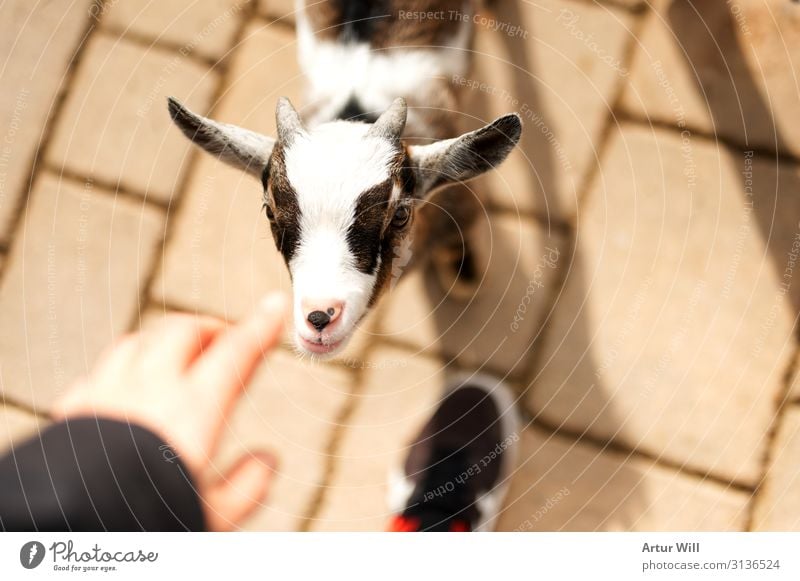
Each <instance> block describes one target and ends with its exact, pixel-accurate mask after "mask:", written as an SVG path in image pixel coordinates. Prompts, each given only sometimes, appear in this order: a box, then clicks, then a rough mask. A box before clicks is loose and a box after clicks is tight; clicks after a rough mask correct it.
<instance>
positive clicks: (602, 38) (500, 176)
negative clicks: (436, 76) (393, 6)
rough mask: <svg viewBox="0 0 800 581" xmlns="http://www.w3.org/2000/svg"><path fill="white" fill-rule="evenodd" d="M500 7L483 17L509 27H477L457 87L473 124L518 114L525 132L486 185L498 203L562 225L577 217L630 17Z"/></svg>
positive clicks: (576, 7) (590, 9) (620, 76)
mask: <svg viewBox="0 0 800 581" xmlns="http://www.w3.org/2000/svg"><path fill="white" fill-rule="evenodd" d="M494 10H495V12H492V13H487V14H486V17H487V18H490V19H493V20H494V21H496V22H497V23H499V24H497V25H496V26H501V25H502V26H503V28H500V29H499V30H492V29H491V26H486V25H480V24H479V25H478V26H477V33H476V42H475V53H474V58H475V63H474V67H473V71H472V72H471V73H469V76H468V78H467V79H464V80H457V81H456V82H457V84H463V85H465V87H464V89H463V91H464V96H465V101H464V107H465V109H466V111H467V112H468V113H469V114H470V115H474V116H475V119H473V120H472V121H471V122H470V124H471V125H475V124H478V123H484V122H486V121H488V120H491V119H493V118H494V117H497V116H499V115H502V114H505V113H508V112H511V111H518V112H519V113H520V115H521V117H522V120H523V123H524V128H523V137H522V142H521V148H520V149H519V151H516V152H514V153H513V154H512V155H511V157H510V158H509V159H508V160H507V161H506V162H505V163H504V164H503V165H502V166H501V167H500V169H499V170H498V172H494V173H493V174H492V175H491V176H490V178H489V179H488V180H484V182H488V183H486V184H485V186H484V187H486V188H487V189H490V191H491V195H492V199H493V201H494V203H496V204H497V205H499V206H501V207H504V208H510V209H514V210H517V209H518V210H521V211H532V210H536V211H537V212H538V213H540V214H542V215H547V216H550V217H551V218H556V219H564V218H565V217H569V216H572V215H573V214H574V213H575V209H576V199H577V193H578V188H579V187H580V184H581V178H582V177H583V175H584V174H585V173H586V171H587V170H588V169H589V168H590V167H592V166H594V165H595V164H596V163H597V160H596V155H597V152H596V151H595V145H596V142H597V140H598V138H599V135H600V131H601V129H602V127H603V124H604V121H605V119H606V118H607V117H608V115H609V109H610V100H611V99H612V97H613V95H614V94H615V91H616V90H617V88H618V87H619V86H620V84H621V83H623V82H625V80H626V75H627V71H626V70H625V69H624V67H623V66H622V56H623V48H624V46H625V42H626V40H627V39H628V36H629V30H628V27H629V26H630V24H631V22H632V20H631V16H630V14H628V13H627V12H625V11H621V10H617V9H605V8H602V7H599V6H596V5H593V4H589V3H579V2H566V1H553V0H545V1H544V2H530V3H528V2H496V3H494ZM506 24H507V25H508V27H505V25H506ZM514 27H517V28H514Z"/></svg>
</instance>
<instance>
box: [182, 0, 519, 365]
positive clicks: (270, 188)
mask: <svg viewBox="0 0 800 581" xmlns="http://www.w3.org/2000/svg"><path fill="white" fill-rule="evenodd" d="M476 1H477V0H467V1H465V0H381V1H376V2H368V1H357V0H329V1H327V2H314V3H313V5H310V6H305V5H304V2H303V0H298V2H297V5H298V14H297V32H298V43H299V58H300V63H301V66H302V68H303V71H304V73H305V76H306V77H307V79H308V84H309V101H310V104H309V111H310V114H309V115H308V116H307V120H308V123H307V124H304V123H303V121H301V119H300V116H299V115H298V113H297V111H296V110H295V109H294V107H292V104H291V103H290V102H289V101H288V100H287V99H286V98H280V99H279V100H278V104H277V111H276V117H277V135H276V136H275V137H271V136H266V135H261V134H258V133H255V132H252V131H248V130H247V129H243V128H240V127H237V126H234V125H229V124H225V123H219V122H216V121H212V120H210V119H206V118H204V117H201V116H199V115H195V114H194V113H192V112H191V111H189V110H187V109H186V108H185V107H183V106H182V105H181V104H180V103H178V101H176V100H174V99H170V100H169V111H170V114H171V116H172V119H173V120H174V121H175V123H176V124H177V125H178V127H179V128H180V129H181V131H183V133H184V134H185V135H186V136H187V137H188V138H189V139H191V140H192V141H193V142H194V143H195V144H196V145H198V146H199V147H201V148H203V149H205V150H206V151H208V152H209V153H211V154H213V155H216V156H218V157H219V158H220V159H221V160H223V161H225V162H227V163H229V164H231V165H233V166H235V167H238V168H241V169H242V170H244V171H246V172H249V173H251V174H253V175H254V176H255V177H257V178H260V179H261V183H262V186H263V192H264V193H263V198H264V209H265V211H266V215H267V218H268V220H269V223H270V227H271V229H272V234H273V237H274V238H275V244H276V245H277V247H278V250H279V251H280V252H281V254H282V255H283V258H284V260H285V261H286V265H287V267H288V269H289V273H290V276H291V278H292V284H293V288H294V305H293V311H294V320H295V342H296V344H297V347H298V349H299V350H300V351H301V352H303V353H310V354H312V355H316V356H328V355H332V354H334V353H336V352H337V351H339V350H340V349H341V348H342V347H343V346H344V345H345V343H346V342H347V340H348V339H349V338H350V336H351V335H352V333H353V331H354V330H355V328H356V325H357V324H358V322H359V321H360V320H361V319H362V318H363V317H364V316H365V315H366V313H367V312H368V310H369V308H370V307H371V306H372V305H373V304H374V303H375V302H376V300H377V299H378V297H379V296H380V295H381V293H382V292H383V291H384V290H385V289H386V288H387V287H388V286H389V282H390V279H391V278H392V274H393V273H392V262H393V259H394V258H395V257H396V254H397V249H398V248H405V247H407V246H408V245H409V244H410V243H411V241H413V245H414V251H413V252H414V254H415V255H418V254H419V253H421V252H423V251H424V252H425V253H426V254H428V256H430V257H432V258H433V259H434V261H436V263H437V268H438V267H439V266H441V268H446V267H449V266H452V265H453V264H455V265H456V266H458V267H462V268H465V262H466V261H467V260H468V259H469V257H470V253H469V247H468V241H466V240H464V239H463V238H464V236H463V233H464V231H466V230H467V229H468V227H469V225H470V223H471V222H472V221H473V219H474V216H475V213H476V212H475V209H476V204H475V200H474V194H473V192H471V191H470V190H468V189H467V188H466V187H465V186H464V185H463V182H464V181H466V180H469V179H471V178H474V177H475V176H477V175H479V174H481V173H483V172H485V171H487V170H489V169H491V168H493V167H495V166H496V165H498V164H499V163H500V162H502V161H503V160H504V159H505V158H506V156H507V155H508V154H509V152H510V151H511V150H512V149H513V148H514V146H515V145H516V144H517V142H518V140H519V137H520V132H521V123H520V119H519V117H518V116H517V115H514V114H512V115H506V116H504V117H500V118H499V119H497V120H495V121H494V122H492V123H491V124H489V125H486V126H485V127H483V128H481V129H478V130H476V131H472V132H470V133H465V134H463V135H461V136H459V137H453V136H454V135H458V131H457V128H456V116H455V114H454V113H453V112H452V111H453V110H454V109H455V106H456V103H457V100H456V96H457V95H456V88H455V87H454V85H453V84H452V83H450V82H449V79H451V78H453V76H454V75H458V76H463V75H465V74H466V73H467V71H468V66H469V58H468V55H469V54H470V53H469V50H470V47H471V44H472V35H473V29H472V22H473V19H472V17H471V15H472V14H473V13H474V10H475V9H476V6H475V2H476ZM421 13H423V14H421ZM434 13H436V14H439V15H441V16H442V17H441V18H439V17H437V18H433V17H430V18H427V17H425V16H426V14H427V15H431V14H434ZM448 14H450V15H451V17H449V18H448V17H447V15H448ZM452 14H456V15H457V17H452ZM407 103H408V104H409V105H410V107H407ZM375 111H383V113H382V114H380V115H379V116H378V115H375V114H374V113H373V112H375ZM445 187H447V189H446V190H445V191H443V192H442V193H441V195H437V197H436V200H435V202H434V203H432V204H430V205H429V207H422V206H423V202H424V201H427V200H429V199H430V198H431V196H432V195H433V194H434V193H436V192H438V191H440V190H441V189H442V188H445ZM429 208H433V209H438V211H431V210H429Z"/></svg>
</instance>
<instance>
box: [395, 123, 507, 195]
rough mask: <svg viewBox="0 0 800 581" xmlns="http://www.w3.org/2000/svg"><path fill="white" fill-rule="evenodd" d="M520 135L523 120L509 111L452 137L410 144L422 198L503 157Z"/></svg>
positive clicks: (413, 165)
mask: <svg viewBox="0 0 800 581" xmlns="http://www.w3.org/2000/svg"><path fill="white" fill-rule="evenodd" d="M521 134H522V121H521V120H520V118H519V115H517V114H514V113H512V114H510V115H505V116H503V117H500V118H498V119H495V120H494V121H492V122H491V123H490V124H489V125H486V126H485V127H482V128H480V129H477V130H475V131H471V132H469V133H465V134H464V135H462V136H461V137H456V138H454V139H444V140H442V141H437V142H435V143H431V144H427V145H411V146H409V148H408V155H409V157H410V159H411V165H412V167H413V169H414V172H415V173H416V177H417V180H416V183H417V186H416V188H417V195H418V196H419V197H423V196H426V195H429V194H431V193H433V192H434V191H435V190H437V189H439V188H440V187H442V186H445V185H448V184H451V183H453V182H463V181H467V180H470V179H472V178H474V177H477V176H479V175H480V174H482V173H484V172H486V171H488V170H490V169H492V168H493V167H496V166H497V165H499V164H500V163H502V162H503V160H505V158H506V157H507V156H508V154H509V153H511V150H512V149H514V146H515V145H516V144H517V143H518V142H519V138H520V135H521Z"/></svg>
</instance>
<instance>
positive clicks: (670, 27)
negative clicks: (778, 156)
mask: <svg viewBox="0 0 800 581" xmlns="http://www.w3.org/2000/svg"><path fill="white" fill-rule="evenodd" d="M641 41H642V49H641V50H639V51H637V54H636V57H635V63H634V65H633V67H632V69H633V70H632V74H631V83H630V86H629V87H628V89H627V90H626V92H625V96H624V108H625V110H626V111H627V112H629V113H630V114H632V115H634V116H636V117H641V118H649V119H652V120H654V121H658V122H661V123H669V124H672V125H675V124H678V123H681V122H683V123H685V124H686V125H688V126H689V127H690V128H696V129H698V130H702V131H704V132H706V133H709V134H717V135H720V136H724V137H726V138H728V139H732V140H735V141H736V142H738V143H741V144H742V145H743V146H745V147H756V148H765V149H769V150H773V151H774V150H781V151H783V152H786V153H792V154H794V155H798V153H800V130H799V129H798V127H797V123H796V116H795V115H794V114H793V112H794V111H796V110H797V108H798V106H799V105H800V91H798V83H797V80H796V76H795V71H797V70H798V67H800V5H796V4H792V3H786V2H782V1H781V0H737V1H736V2H702V3H698V5H697V6H692V5H689V4H687V3H682V2H664V3H663V4H662V5H661V7H660V8H659V10H658V11H657V13H656V14H654V15H652V16H651V17H650V18H649V19H648V21H647V23H646V26H645V29H644V31H643V33H642V35H641Z"/></svg>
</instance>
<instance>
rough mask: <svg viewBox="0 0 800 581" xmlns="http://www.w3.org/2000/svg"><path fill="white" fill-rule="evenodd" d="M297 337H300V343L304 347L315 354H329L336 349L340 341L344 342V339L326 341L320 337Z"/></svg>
mask: <svg viewBox="0 0 800 581" xmlns="http://www.w3.org/2000/svg"><path fill="white" fill-rule="evenodd" d="M298 338H299V339H300V343H301V344H302V346H303V348H304V349H306V350H308V351H311V352H312V353H314V354H316V355H330V354H331V353H333V352H334V351H336V350H337V349H338V348H339V346H340V345H341V344H342V343H344V339H340V340H338V341H333V342H330V343H328V342H323V341H322V339H316V340H314V341H309V340H308V339H306V338H305V337H301V336H299V335H298Z"/></svg>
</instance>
